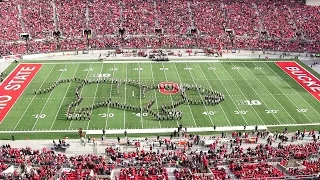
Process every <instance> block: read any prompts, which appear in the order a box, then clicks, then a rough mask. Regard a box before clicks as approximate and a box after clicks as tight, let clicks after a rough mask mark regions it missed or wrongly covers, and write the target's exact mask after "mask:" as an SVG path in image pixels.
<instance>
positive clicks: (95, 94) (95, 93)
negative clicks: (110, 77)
mask: <svg viewBox="0 0 320 180" xmlns="http://www.w3.org/2000/svg"><path fill="white" fill-rule="evenodd" d="M102 71H103V64H102V66H101V69H100V73H99V74H101V73H102ZM99 79H100V78H99ZM99 84H100V83H97V86H96V90H95V92H94V98H93V100H92V105H93V104H94V101H95V100H96V96H97V92H98V87H99ZM92 111H93V109H91V110H90V114H92ZM90 121H91V120H90ZM90 121H88V124H87V129H88V128H89V125H90Z"/></svg>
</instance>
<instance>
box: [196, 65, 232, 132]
mask: <svg viewBox="0 0 320 180" xmlns="http://www.w3.org/2000/svg"><path fill="white" fill-rule="evenodd" d="M197 65H198V67H199V69H200V71H201V73H202V74H203V76H204V77H205V78H206V75H205V74H204V72H203V70H202V68H201V66H200V65H199V63H197ZM206 81H207V83H208V85H209V87H210V90H211V91H213V88H212V86H211V84H210V82H209V81H208V79H207V78H206ZM218 106H219V107H220V109H221V110H222V112H223V114H224V116H225V117H226V118H227V121H228V123H229V125H230V126H231V123H230V120H229V118H228V116H227V114H226V112H225V111H224V110H223V107H222V106H221V104H220V103H219V105H218Z"/></svg>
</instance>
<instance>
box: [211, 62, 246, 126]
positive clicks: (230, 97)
mask: <svg viewBox="0 0 320 180" xmlns="http://www.w3.org/2000/svg"><path fill="white" fill-rule="evenodd" d="M208 64H209V66H210V67H211V68H212V69H213V68H215V67H212V65H211V63H208ZM213 73H214V74H215V75H216V76H217V77H218V79H219V81H220V83H221V84H222V86H223V88H224V89H225V90H226V92H227V94H228V95H229V96H230V99H231V101H232V102H233V104H234V106H235V107H236V108H237V111H240V109H239V108H238V106H237V104H236V102H235V101H234V99H233V98H232V95H231V94H230V93H229V91H228V89H227V88H226V86H225V85H224V84H223V82H222V81H221V79H220V78H219V76H218V74H217V73H216V72H215V70H214V71H213ZM240 115H241V117H242V119H243V120H244V122H245V123H246V125H248V122H247V120H246V118H244V116H243V114H240Z"/></svg>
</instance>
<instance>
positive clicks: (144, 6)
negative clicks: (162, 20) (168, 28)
mask: <svg viewBox="0 0 320 180" xmlns="http://www.w3.org/2000/svg"><path fill="white" fill-rule="evenodd" d="M154 11H155V7H154V4H153V1H142V0H138V1H137V0H126V1H124V2H123V26H124V27H123V28H125V29H126V31H127V33H128V34H133V35H141V34H154V33H155V27H156V25H155V19H156V17H155V13H154Z"/></svg>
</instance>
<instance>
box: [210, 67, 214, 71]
mask: <svg viewBox="0 0 320 180" xmlns="http://www.w3.org/2000/svg"><path fill="white" fill-rule="evenodd" d="M208 70H211V71H214V70H216V67H208Z"/></svg>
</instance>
